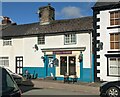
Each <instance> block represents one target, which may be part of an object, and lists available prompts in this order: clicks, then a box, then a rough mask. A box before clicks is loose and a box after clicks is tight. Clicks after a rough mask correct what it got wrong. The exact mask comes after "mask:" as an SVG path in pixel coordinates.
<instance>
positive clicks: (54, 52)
mask: <svg viewBox="0 0 120 97" xmlns="http://www.w3.org/2000/svg"><path fill="white" fill-rule="evenodd" d="M53 54H72V51H53Z"/></svg>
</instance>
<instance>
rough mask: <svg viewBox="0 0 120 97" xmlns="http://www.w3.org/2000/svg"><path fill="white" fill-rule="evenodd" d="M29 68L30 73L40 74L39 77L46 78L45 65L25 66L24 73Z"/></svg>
mask: <svg viewBox="0 0 120 97" xmlns="http://www.w3.org/2000/svg"><path fill="white" fill-rule="evenodd" d="M26 70H28V72H29V73H30V74H34V75H35V74H38V78H45V69H44V67H23V71H22V72H23V74H25V71H26Z"/></svg>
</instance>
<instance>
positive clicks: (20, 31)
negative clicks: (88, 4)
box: [2, 16, 93, 37]
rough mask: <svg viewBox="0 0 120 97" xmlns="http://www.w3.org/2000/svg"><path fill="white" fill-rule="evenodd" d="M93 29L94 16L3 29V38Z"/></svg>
mask: <svg viewBox="0 0 120 97" xmlns="http://www.w3.org/2000/svg"><path fill="white" fill-rule="evenodd" d="M92 29H93V18H92V16H88V17H82V18H76V19H66V20H54V21H52V22H51V23H50V24H47V25H40V23H39V22H37V23H31V24H23V25H11V26H8V27H6V28H4V29H2V36H3V37H15V36H18V37H19V36H29V35H37V34H59V33H62V32H70V31H87V30H92Z"/></svg>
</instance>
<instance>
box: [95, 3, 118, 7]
mask: <svg viewBox="0 0 120 97" xmlns="http://www.w3.org/2000/svg"><path fill="white" fill-rule="evenodd" d="M116 4H118V2H96V3H95V5H94V7H102V6H108V5H116Z"/></svg>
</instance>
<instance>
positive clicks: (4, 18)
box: [2, 17, 12, 25]
mask: <svg viewBox="0 0 120 97" xmlns="http://www.w3.org/2000/svg"><path fill="white" fill-rule="evenodd" d="M11 23H12V22H11V20H10V18H9V17H3V20H2V24H3V25H7V24H11Z"/></svg>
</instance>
